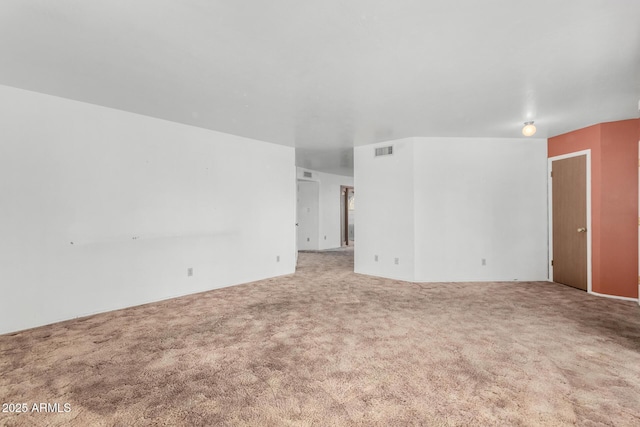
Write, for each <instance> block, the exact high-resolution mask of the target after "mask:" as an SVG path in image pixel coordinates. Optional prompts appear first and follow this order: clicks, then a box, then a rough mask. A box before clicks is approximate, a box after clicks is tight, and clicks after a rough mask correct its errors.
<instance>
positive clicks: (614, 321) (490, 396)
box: [0, 251, 640, 426]
mask: <svg viewBox="0 0 640 427" xmlns="http://www.w3.org/2000/svg"><path fill="white" fill-rule="evenodd" d="M298 267H299V268H298V271H297V272H296V274H294V275H290V276H286V277H280V278H274V279H269V280H264V281H260V282H255V283H249V284H245V285H239V286H234V287H230V288H225V289H219V290H214V291H210V292H206V293H202V294H197V295H191V296H187V297H183V298H178V299H173V300H169V301H164V302H159V303H154V304H148V305H144V306H139V307H134V308H129V309H125V310H118V311H113V312H109V313H105V314H100V315H96V316H91V317H87V318H81V319H77V320H73V321H67V322H63V323H58V324H55V325H50V326H45V327H41V328H37V329H32V330H28V331H24V332H20V333H17V334H12V335H3V336H0V374H1V377H0V401H1V402H2V403H6V404H10V403H27V404H28V411H27V413H0V425H4V426H22V425H27V426H29V425H38V426H41V425H47V426H58V425H77V426H100V425H104V426H112V425H122V426H136V425H159V426H162V425H167V426H176V425H184V426H198V425H202V426H343V425H346V426H350V425H353V426H404V425H424V426H453V425H456V426H457V425H461V426H462V425H469V426H483V425H500V426H519V425H522V426H564V425H579V426H602V425H613V426H639V425H640V308H639V307H638V306H637V304H635V303H632V302H625V301H616V300H610V299H604V298H599V297H594V296H590V295H587V294H586V293H584V292H581V291H578V290H575V289H572V288H569V287H565V286H562V285H557V284H552V283H545V282H539V283H434V284H412V283H406V282H400V281H394V280H388V279H380V278H373V277H367V276H361V275H356V274H354V273H353V272H352V268H353V257H352V253H351V252H343V251H335V252H327V253H301V254H300V258H299V265H298ZM34 403H36V404H39V403H50V404H51V406H50V407H49V409H51V410H55V411H56V412H53V413H52V412H45V411H43V412H37V411H33V404H34ZM55 403H57V404H58V405H59V406H58V407H57V408H56V407H55V405H54V404H55ZM65 403H66V404H68V406H65V405H64V404H65ZM45 408H46V405H45ZM7 409H11V408H8V406H7ZM13 409H14V410H15V407H13ZM67 409H68V410H69V411H68V412H65V410H67ZM57 411H59V412H57Z"/></svg>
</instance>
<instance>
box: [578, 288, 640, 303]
mask: <svg viewBox="0 0 640 427" xmlns="http://www.w3.org/2000/svg"><path fill="white" fill-rule="evenodd" d="M589 293H590V294H591V295H596V296H599V297H605V298H612V299H619V300H623V301H633V302H637V303H638V304H640V301H639V300H638V298H630V297H619V296H617V295H607V294H601V293H598V292H593V291H591V292H589Z"/></svg>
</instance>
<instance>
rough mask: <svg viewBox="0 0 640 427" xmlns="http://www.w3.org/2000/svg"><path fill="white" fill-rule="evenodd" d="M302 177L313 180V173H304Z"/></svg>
mask: <svg viewBox="0 0 640 427" xmlns="http://www.w3.org/2000/svg"><path fill="white" fill-rule="evenodd" d="M302 175H303V176H304V177H305V178H311V176H312V174H311V172H304V173H303V174H302Z"/></svg>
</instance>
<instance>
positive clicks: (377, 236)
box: [354, 138, 414, 280]
mask: <svg viewBox="0 0 640 427" xmlns="http://www.w3.org/2000/svg"><path fill="white" fill-rule="evenodd" d="M387 145H393V151H394V154H393V155H391V156H381V157H374V151H375V148H376V147H383V146H387ZM413 148H414V143H413V138H407V139H401V140H396V141H390V142H387V143H384V144H374V145H366V146H359V147H356V148H355V152H354V168H355V177H354V179H355V196H356V206H357V208H356V209H357V210H358V218H357V219H356V224H355V227H356V229H355V234H356V243H355V272H356V273H362V274H370V275H374V276H381V277H390V278H395V279H401V280H413V278H414V246H413V243H414V207H413V205H414V200H413V199H414V192H413V181H414V177H413ZM376 255H377V256H378V261H375V256H376ZM396 258H398V264H396V263H395V259H396Z"/></svg>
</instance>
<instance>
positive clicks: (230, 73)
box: [0, 0, 640, 174]
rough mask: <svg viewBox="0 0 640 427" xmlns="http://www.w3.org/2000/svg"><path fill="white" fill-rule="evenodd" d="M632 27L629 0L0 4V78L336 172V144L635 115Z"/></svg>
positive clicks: (552, 129) (340, 163)
mask: <svg viewBox="0 0 640 427" xmlns="http://www.w3.org/2000/svg"><path fill="white" fill-rule="evenodd" d="M638 17H640V1H637V0H615V1H611V0H607V1H604V0H602V1H596V0H563V1H557V0H537V1H535V2H531V1H520V0H501V1H497V0H485V1H482V2H480V1H477V0H458V1H450V0H446V1H445V0H438V1H424V0H388V1H382V0H322V1H320V0H318V1H300V0H270V1H260V0H252V1H248V0H233V1H231V0H227V1H211V0H173V1H169V0H135V1H132V0H126V1H122V0H103V1H98V0H95V1H87V0H56V1H50V0H39V1H36V0H3V1H2V2H0V84H4V85H8V86H15V87H19V88H23V89H28V90H34V91H38V92H43V93H48V94H52V95H57V96H62V97H66V98H71V99H76V100H80V101H84V102H90V103H94V104H99V105H104V106H108V107H113V108H118V109H122V110H127V111H132V112H135V113H140V114H145V115H149V116H153V117H158V118H163V119H167V120H172V121H176V122H181V123H186V124H190V125H194V126H199V127H203V128H208V129H214V130H217V131H221V132H228V133H232V134H237V135H243V136H247V137H251V138H256V139H260V140H264V141H269V142H274V143H278V144H284V145H289V146H295V147H296V152H297V153H296V154H297V155H296V157H297V162H298V164H299V165H300V166H305V167H309V168H312V169H317V170H322V171H327V172H334V173H343V174H350V173H351V171H352V162H353V160H352V158H353V157H352V149H351V148H352V147H353V146H354V145H360V144H367V143H372V142H378V141H384V140H390V139H397V138H402V137H408V136H475V137H520V136H521V134H520V129H521V127H522V123H523V122H524V121H526V120H535V122H536V125H537V127H538V133H537V134H536V137H548V136H554V135H558V134H561V133H564V132H567V131H571V130H574V129H578V128H581V127H584V126H588V125H591V124H595V123H600V122H605V121H612V120H622V119H628V118H634V117H638V101H639V99H640V25H639V24H638ZM248 155H250V153H248Z"/></svg>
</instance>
